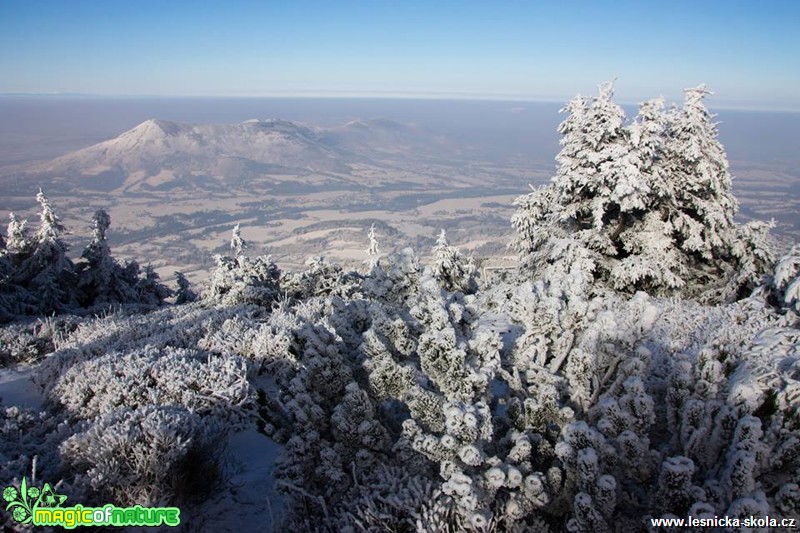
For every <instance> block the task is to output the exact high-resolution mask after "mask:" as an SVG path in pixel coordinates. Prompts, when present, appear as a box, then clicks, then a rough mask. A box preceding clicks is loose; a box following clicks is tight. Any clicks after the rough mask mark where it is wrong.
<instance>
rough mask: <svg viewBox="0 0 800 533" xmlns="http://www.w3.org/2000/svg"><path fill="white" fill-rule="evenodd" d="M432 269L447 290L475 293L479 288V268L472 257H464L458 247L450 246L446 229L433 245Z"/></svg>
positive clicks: (435, 276) (434, 275)
mask: <svg viewBox="0 0 800 533" xmlns="http://www.w3.org/2000/svg"><path fill="white" fill-rule="evenodd" d="M431 270H432V274H433V277H434V278H435V279H436V280H437V281H438V282H439V283H440V284H441V286H442V288H443V289H445V290H447V291H451V292H455V291H460V292H463V293H464V294H474V293H475V292H476V291H477V290H478V282H477V276H478V269H477V268H476V267H475V263H474V262H473V261H472V257H468V258H464V257H463V256H462V255H461V252H459V251H458V248H456V247H454V246H450V245H449V244H448V243H447V235H446V234H445V231H444V230H442V232H441V233H440V234H439V238H438V239H436V246H434V247H433V265H432V267H431Z"/></svg>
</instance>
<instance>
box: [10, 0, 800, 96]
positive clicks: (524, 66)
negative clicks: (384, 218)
mask: <svg viewBox="0 0 800 533" xmlns="http://www.w3.org/2000/svg"><path fill="white" fill-rule="evenodd" d="M798 20H800V2H798V1H786V2H777V1H775V2H771V1H752V2H739V1H724V2H723V1H703V2H695V1H683V0H669V1H664V2H657V1H638V2H624V1H600V0H595V1H585V2H578V1H573V2H568V1H560V2H533V1H525V2H523V1H518V2H505V1H489V0H486V1H474V2H473V1H468V0H461V1H457V2H450V1H438V2H437V1H435V0H428V1H415V0H395V1H380V0H362V1H352V2H351V1H344V0H342V1H334V0H328V1H319V2H317V1H305V0H295V1H285V2H284V1H281V2H277V1H276V2H255V1H253V2H249V1H235V0H232V1H226V2H223V1H218V2H206V1H200V0H196V1H192V2H188V1H187V2H179V1H151V0H137V1H131V0H103V1H100V0H83V1H77V0H76V1H67V0H63V1H37V0H22V1H17V0H2V1H0V50H1V51H0V93H19V92H21V93H51V92H69V93H90V94H104V95H106V94H107V95H219V96H257V95H263V96H268V95H292V96H302V95H309V96H311V95H314V96H319V95H323V96H327V95H330V96H418V97H430V96H434V97H461V98H491V99H495V98H496V99H531V100H537V99H544V100H557V101H563V100H565V99H567V98H570V97H571V96H573V95H574V94H576V93H578V92H581V93H589V94H593V93H594V92H595V90H596V86H597V84H598V83H599V82H602V81H604V80H607V79H611V78H615V77H616V78H618V81H617V84H616V88H617V97H618V100H620V101H623V102H624V101H630V102H635V101H638V100H641V99H645V98H650V97H653V96H658V95H664V96H666V97H667V98H670V99H678V98H680V94H681V89H683V88H685V87H689V86H694V85H697V84H699V83H701V82H705V83H707V84H708V85H709V86H710V87H711V88H712V89H713V90H714V91H715V92H716V97H715V98H714V101H713V104H714V105H716V106H719V107H740V108H751V109H790V110H800V67H798V65H800V39H798V38H797V37H796V31H797V21H798Z"/></svg>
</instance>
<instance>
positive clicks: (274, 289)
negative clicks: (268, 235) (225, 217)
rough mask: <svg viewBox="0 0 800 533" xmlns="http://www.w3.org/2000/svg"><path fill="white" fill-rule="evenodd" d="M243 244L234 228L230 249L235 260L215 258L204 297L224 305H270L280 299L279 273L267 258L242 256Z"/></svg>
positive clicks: (269, 258)
mask: <svg viewBox="0 0 800 533" xmlns="http://www.w3.org/2000/svg"><path fill="white" fill-rule="evenodd" d="M244 247H245V244H244V240H243V239H242V238H241V235H240V232H239V226H238V225H237V226H236V227H235V228H234V230H233V237H232V238H231V248H232V250H233V251H235V252H236V251H238V255H237V256H236V257H228V256H223V255H217V256H215V258H214V259H215V261H216V263H217V268H216V269H215V270H214V272H213V273H212V274H211V279H210V280H209V284H208V287H207V289H206V290H205V291H204V293H203V297H204V298H205V299H207V300H211V301H217V302H220V303H222V304H224V305H239V304H248V303H250V304H256V305H264V306H270V305H272V303H273V302H275V301H276V300H277V299H278V297H279V296H280V270H279V269H278V267H277V265H276V264H275V263H274V262H273V261H272V258H271V257H270V256H259V257H256V258H254V259H251V258H249V257H248V256H246V255H244V253H242V252H243V250H244Z"/></svg>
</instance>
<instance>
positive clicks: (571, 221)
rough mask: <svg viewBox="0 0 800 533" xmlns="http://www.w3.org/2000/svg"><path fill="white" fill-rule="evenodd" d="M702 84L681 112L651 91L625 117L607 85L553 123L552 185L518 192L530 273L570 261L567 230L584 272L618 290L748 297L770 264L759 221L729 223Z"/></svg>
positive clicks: (721, 165)
mask: <svg viewBox="0 0 800 533" xmlns="http://www.w3.org/2000/svg"><path fill="white" fill-rule="evenodd" d="M707 94H709V92H708V91H707V90H706V89H705V87H704V86H700V87H697V88H694V89H687V91H686V102H685V104H684V107H683V109H682V110H680V111H678V110H673V111H671V112H670V113H664V112H663V104H662V102H661V100H660V99H657V100H651V101H648V102H645V103H643V104H642V105H641V107H640V111H639V115H638V116H637V118H636V120H635V121H634V122H633V123H632V124H630V125H626V124H625V117H624V114H623V113H622V109H621V108H620V107H619V106H617V105H616V104H614V103H613V102H612V101H611V96H612V91H611V86H610V84H606V85H603V86H601V88H600V95H599V96H597V97H595V98H594V99H593V100H592V101H591V102H589V101H587V100H586V99H585V98H582V97H578V98H576V99H574V100H573V101H572V102H571V103H570V105H569V106H568V107H567V108H565V110H566V111H568V112H570V116H569V117H568V118H567V120H565V121H564V122H563V123H562V124H561V126H560V127H559V132H560V133H562V135H563V137H562V141H561V144H562V149H561V152H560V153H559V155H558V157H557V158H556V159H557V161H558V169H557V172H556V175H555V176H554V177H553V180H552V184H551V185H550V186H549V187H545V188H541V189H538V190H535V191H533V192H532V193H529V194H528V195H525V196H522V197H520V198H517V200H515V205H516V206H517V211H516V213H515V214H514V217H513V218H512V224H513V225H514V227H515V229H516V230H517V237H516V239H515V240H514V242H513V245H514V248H515V249H516V250H517V252H518V253H519V254H520V258H521V261H522V267H523V269H524V270H528V271H530V273H531V274H532V275H533V276H534V278H536V277H539V276H541V275H543V273H544V270H545V269H546V268H547V267H548V265H556V268H560V269H567V268H569V266H570V263H569V261H568V260H565V257H564V256H563V255H562V254H560V253H559V250H563V249H564V247H563V244H560V243H563V242H564V239H567V238H569V239H572V240H573V241H574V247H580V248H583V249H584V251H583V252H581V255H582V256H583V257H585V258H586V259H587V260H588V261H589V262H590V263H591V265H592V266H591V269H588V270H587V271H586V272H587V273H590V274H591V276H592V279H593V280H594V281H596V282H599V283H600V285H602V286H606V287H610V288H613V289H615V290H619V291H626V292H634V291H636V290H644V291H647V292H648V293H650V294H653V295H659V296H673V295H684V296H689V297H694V298H698V299H701V300H703V301H708V302H723V301H732V300H735V299H737V298H741V297H744V296H746V295H747V294H748V293H749V292H750V291H752V289H753V288H754V287H755V286H756V285H757V284H758V282H759V279H760V276H761V275H762V273H763V272H764V270H765V269H766V268H768V267H769V266H770V265H771V262H772V254H771V251H770V246H769V238H768V235H767V230H768V226H766V225H764V224H758V223H751V224H747V225H744V226H738V225H736V224H735V223H734V221H733V216H734V215H735V213H736V209H737V202H736V200H735V198H734V197H733V194H732V192H731V176H730V174H729V172H728V164H727V160H726V158H725V152H724V150H723V148H722V145H721V144H720V143H719V141H718V140H717V132H716V126H715V125H714V124H713V123H712V122H711V119H712V118H713V117H712V115H710V114H709V113H708V111H707V110H706V108H705V107H704V106H703V103H702V99H703V98H704V97H705V96H706V95H707Z"/></svg>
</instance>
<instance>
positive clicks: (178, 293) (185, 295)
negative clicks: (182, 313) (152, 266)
mask: <svg viewBox="0 0 800 533" xmlns="http://www.w3.org/2000/svg"><path fill="white" fill-rule="evenodd" d="M175 284H176V285H177V287H178V288H177V289H176V290H175V305H183V304H186V303H190V302H194V301H195V300H197V294H195V292H194V291H193V290H192V286H191V284H190V283H189V280H188V279H186V276H185V275H184V274H183V272H178V271H176V272H175Z"/></svg>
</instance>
